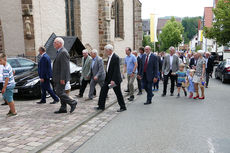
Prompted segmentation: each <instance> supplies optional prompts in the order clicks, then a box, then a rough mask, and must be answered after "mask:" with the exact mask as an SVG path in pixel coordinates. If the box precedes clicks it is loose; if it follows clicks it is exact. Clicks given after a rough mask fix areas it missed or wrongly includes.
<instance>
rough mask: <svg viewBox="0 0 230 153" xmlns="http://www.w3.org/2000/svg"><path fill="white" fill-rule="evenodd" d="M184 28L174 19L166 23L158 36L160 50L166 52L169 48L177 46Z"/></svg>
mask: <svg viewBox="0 0 230 153" xmlns="http://www.w3.org/2000/svg"><path fill="white" fill-rule="evenodd" d="M183 33H184V28H183V26H182V24H181V23H179V22H177V21H176V20H175V18H174V17H172V18H171V20H169V21H167V23H166V24H165V26H164V28H163V29H162V33H161V34H160V49H161V50H167V49H168V48H169V47H170V46H177V45H178V44H179V43H181V42H182V35H183Z"/></svg>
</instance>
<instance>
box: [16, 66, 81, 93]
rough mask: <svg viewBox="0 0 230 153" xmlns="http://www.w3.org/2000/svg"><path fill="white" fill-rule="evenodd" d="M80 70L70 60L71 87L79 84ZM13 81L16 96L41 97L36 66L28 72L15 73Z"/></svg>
mask: <svg viewBox="0 0 230 153" xmlns="http://www.w3.org/2000/svg"><path fill="white" fill-rule="evenodd" d="M81 71H82V68H81V67H79V66H77V65H76V64H74V63H73V62H70V73H71V80H70V85H71V87H72V88H76V87H78V86H79V85H80V77H81ZM15 82H16V86H15V88H14V94H15V95H16V96H29V97H31V96H33V97H41V87H40V79H39V76H38V67H37V66H35V67H34V68H33V69H32V70H30V71H28V72H24V73H21V74H19V75H16V76H15ZM51 82H52V81H51ZM51 87H52V83H51Z"/></svg>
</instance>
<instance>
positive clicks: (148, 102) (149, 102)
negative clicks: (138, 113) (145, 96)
mask: <svg viewBox="0 0 230 153" xmlns="http://www.w3.org/2000/svg"><path fill="white" fill-rule="evenodd" d="M149 104H152V102H151V101H147V102H146V103H144V105H149Z"/></svg>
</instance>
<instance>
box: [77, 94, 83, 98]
mask: <svg viewBox="0 0 230 153" xmlns="http://www.w3.org/2000/svg"><path fill="white" fill-rule="evenodd" d="M75 96H76V97H78V98H82V97H83V95H75Z"/></svg>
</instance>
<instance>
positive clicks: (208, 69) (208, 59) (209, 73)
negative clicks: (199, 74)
mask: <svg viewBox="0 0 230 153" xmlns="http://www.w3.org/2000/svg"><path fill="white" fill-rule="evenodd" d="M205 60H206V66H205V70H206V86H205V87H206V88H208V83H209V78H210V76H212V72H213V67H214V62H213V60H212V58H211V53H210V52H206V53H205Z"/></svg>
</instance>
